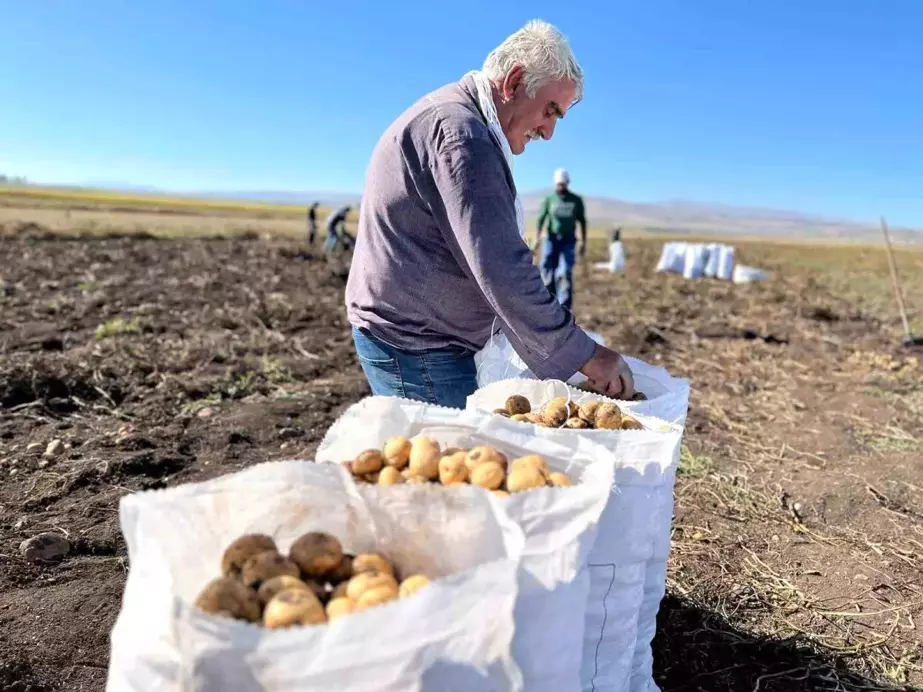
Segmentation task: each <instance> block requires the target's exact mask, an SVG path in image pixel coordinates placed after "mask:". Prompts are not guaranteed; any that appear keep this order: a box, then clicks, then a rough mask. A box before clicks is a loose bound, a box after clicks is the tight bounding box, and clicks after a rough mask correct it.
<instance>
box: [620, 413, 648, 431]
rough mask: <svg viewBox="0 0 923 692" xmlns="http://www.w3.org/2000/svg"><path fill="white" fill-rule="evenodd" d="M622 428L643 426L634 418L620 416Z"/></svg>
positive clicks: (638, 428) (641, 427) (630, 428)
mask: <svg viewBox="0 0 923 692" xmlns="http://www.w3.org/2000/svg"><path fill="white" fill-rule="evenodd" d="M621 427H622V430H644V426H643V425H641V423H639V422H638V420H637V419H636V418H632V417H631V416H622V426H621Z"/></svg>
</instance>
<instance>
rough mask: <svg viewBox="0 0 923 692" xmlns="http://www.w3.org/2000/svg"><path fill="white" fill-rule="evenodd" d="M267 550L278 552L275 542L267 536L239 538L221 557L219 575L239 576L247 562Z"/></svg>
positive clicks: (257, 535) (258, 534)
mask: <svg viewBox="0 0 923 692" xmlns="http://www.w3.org/2000/svg"><path fill="white" fill-rule="evenodd" d="M267 550H278V548H276V542H275V541H274V540H273V539H272V538H270V537H269V536H266V535H265V534H261V533H253V534H247V535H246V536H241V537H240V538H238V539H236V540H235V541H233V542H232V543H231V545H229V546H228V547H227V549H226V550H225V551H224V555H222V556H221V574H222V575H224V576H225V577H228V576H236V575H238V574H240V570H241V568H242V567H243V566H244V563H245V562H246V561H247V560H249V559H250V558H251V557H253V556H254V555H257V554H259V553H264V552H266V551H267Z"/></svg>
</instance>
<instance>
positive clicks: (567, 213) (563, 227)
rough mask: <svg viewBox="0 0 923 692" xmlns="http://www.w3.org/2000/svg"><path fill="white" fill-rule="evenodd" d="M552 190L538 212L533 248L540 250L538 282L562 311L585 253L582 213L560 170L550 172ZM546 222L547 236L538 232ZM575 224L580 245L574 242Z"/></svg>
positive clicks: (568, 304)
mask: <svg viewBox="0 0 923 692" xmlns="http://www.w3.org/2000/svg"><path fill="white" fill-rule="evenodd" d="M554 185H555V191H554V192H553V193H552V194H550V195H548V196H547V197H545V199H544V200H542V206H541V208H540V209H539V213H538V229H537V233H536V239H535V246H536V248H541V251H542V254H541V261H540V262H539V266H540V267H541V270H542V281H543V282H544V284H545V288H547V289H548V290H549V291H550V292H551V295H553V296H555V297H556V298H557V299H558V302H560V303H561V305H563V306H564V309H565V310H571V309H573V303H574V264H575V263H576V258H577V255H580V256H581V257H582V256H583V255H585V254H586V210H585V209H584V206H583V199H582V198H581V197H580V196H579V195H575V194H574V193H573V192H571V191H570V189H569V185H570V176H569V175H568V174H567V171H566V170H564V169H563V168H559V169H558V170H556V171H555V172H554ZM545 221H548V235H547V236H546V237H545V242H544V243H542V232H543V227H544V225H545ZM577 224H579V225H580V243H579V244H578V243H577Z"/></svg>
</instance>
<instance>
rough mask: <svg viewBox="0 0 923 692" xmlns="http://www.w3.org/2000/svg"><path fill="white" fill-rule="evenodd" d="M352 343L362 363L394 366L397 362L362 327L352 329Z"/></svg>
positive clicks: (376, 365)
mask: <svg viewBox="0 0 923 692" xmlns="http://www.w3.org/2000/svg"><path fill="white" fill-rule="evenodd" d="M353 343H354V344H355V346H356V355H358V356H359V361H360V362H362V363H366V364H368V365H371V366H373V367H385V368H387V367H394V366H395V365H396V363H397V361H396V360H395V358H394V356H393V355H392V354H391V353H390V352H389V351H387V350H386V349H385V348H384V347H383V346H382V345H381V344H379V342H378V340H377V339H375V338H374V337H372V336H371V335H369V334H368V332H366V331H365V330H364V329H353Z"/></svg>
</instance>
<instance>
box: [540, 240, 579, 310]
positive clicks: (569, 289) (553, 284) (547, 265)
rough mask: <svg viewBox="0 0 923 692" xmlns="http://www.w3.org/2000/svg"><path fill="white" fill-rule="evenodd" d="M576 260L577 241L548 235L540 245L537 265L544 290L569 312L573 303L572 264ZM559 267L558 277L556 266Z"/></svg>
mask: <svg viewBox="0 0 923 692" xmlns="http://www.w3.org/2000/svg"><path fill="white" fill-rule="evenodd" d="M576 258H577V240H576V239H575V238H558V237H555V236H552V235H549V236H547V237H546V238H545V241H544V243H543V244H542V260H541V264H540V265H539V266H540V268H541V271H542V281H544V282H545V288H547V289H548V291H549V292H550V293H551V295H553V296H554V297H555V298H557V300H558V302H559V303H560V304H561V305H563V306H564V308H565V309H567V310H571V309H572V305H573V302H574V263H575V262H576ZM559 264H560V265H561V270H562V271H561V272H560V276H558V265H559Z"/></svg>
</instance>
